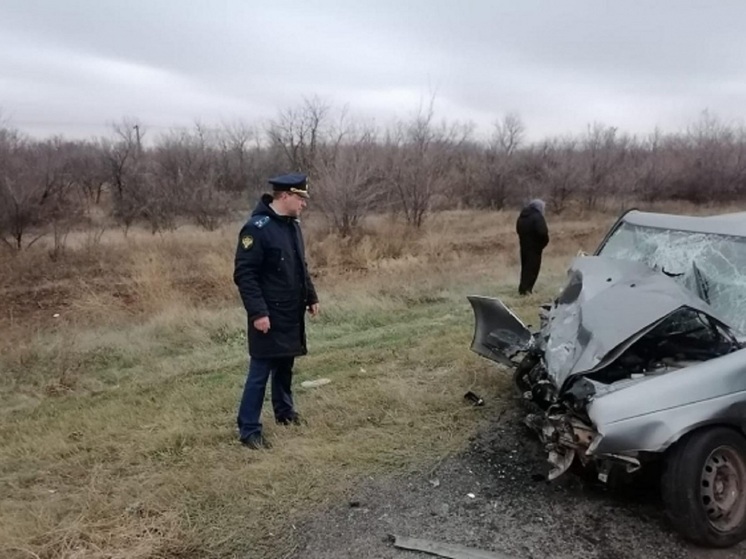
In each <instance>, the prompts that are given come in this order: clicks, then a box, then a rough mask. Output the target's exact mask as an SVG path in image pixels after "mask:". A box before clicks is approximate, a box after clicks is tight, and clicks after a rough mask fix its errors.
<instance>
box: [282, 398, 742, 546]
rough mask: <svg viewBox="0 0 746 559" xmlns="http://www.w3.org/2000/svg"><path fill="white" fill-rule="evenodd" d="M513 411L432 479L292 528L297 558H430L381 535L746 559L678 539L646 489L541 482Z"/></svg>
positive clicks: (359, 492)
mask: <svg viewBox="0 0 746 559" xmlns="http://www.w3.org/2000/svg"><path fill="white" fill-rule="evenodd" d="M521 418H522V413H521V412H520V411H519V409H518V407H517V406H516V405H515V404H514V403H512V402H508V403H506V409H505V411H504V412H503V413H502V414H501V415H500V417H498V418H492V419H491V420H490V421H489V422H488V424H487V425H486V426H485V428H483V429H482V430H481V432H480V433H479V434H478V435H477V436H475V437H474V439H473V440H472V441H470V444H469V448H468V449H467V450H466V451H465V452H463V453H462V454H460V455H457V456H452V457H449V458H447V459H446V460H444V461H443V462H442V463H440V464H439V465H438V466H437V467H435V468H434V469H433V470H432V471H430V472H423V473H420V474H416V475H410V476H408V477H405V478H396V479H371V480H369V481H368V482H367V483H366V484H365V485H364V486H361V487H359V488H357V489H356V490H355V491H354V492H353V493H352V494H351V495H350V496H349V499H348V502H347V503H344V504H340V505H336V506H333V507H331V508H330V509H329V510H327V511H324V513H323V514H321V515H318V516H317V517H316V518H315V519H313V520H312V521H310V522H307V523H306V524H305V525H298V526H295V528H296V530H297V533H299V534H301V540H300V541H301V544H300V545H299V547H298V548H297V549H296V551H295V552H294V554H293V555H292V557H294V558H296V559H301V558H303V559H312V558H319V559H320V558H324V559H337V558H338V559H343V558H345V559H346V558H349V557H355V558H358V559H366V558H371V559H372V558H376V559H387V558H391V559H394V558H397V559H398V558H401V559H408V558H411V559H415V558H424V557H430V556H429V555H425V554H423V553H420V552H413V551H404V550H400V549H397V548H395V547H394V546H393V545H392V542H391V539H390V537H389V535H392V534H396V535H400V536H407V537H411V538H424V539H430V540H434V541H438V542H445V543H450V544H460V545H464V546H468V547H473V548H479V549H483V550H489V551H492V552H495V553H499V554H502V555H504V556H505V557H506V559H508V558H510V559H513V558H515V559H519V558H537V559H538V558H554V559H562V558H567V559H571V558H572V559H576V558H585V559H590V558H599V559H602V558H603V559H617V558H618V559H627V558H636V557H640V558H665V559H669V558H671V559H673V558H697V559H736V558H743V557H746V543H743V544H741V545H739V546H737V547H735V548H732V549H728V550H709V549H701V548H698V547H695V546H693V545H691V544H688V543H687V542H685V541H683V540H682V539H681V538H680V537H679V536H678V535H677V534H676V533H674V532H673V530H672V528H671V527H670V526H669V524H668V523H667V521H666V518H665V515H664V512H663V507H662V503H661V501H660V498H659V496H658V491H657V490H656V488H655V486H653V487H647V488H645V487H637V488H636V489H633V490H629V489H628V490H625V491H623V492H620V491H618V490H617V491H610V490H609V489H607V488H605V487H602V486H600V485H597V484H596V483H593V482H589V481H583V480H581V479H580V478H578V477H576V476H574V475H571V474H567V475H565V476H563V477H561V478H560V479H559V480H556V481H554V482H551V483H549V482H547V481H545V477H544V476H545V474H546V472H547V468H546V466H545V457H544V454H543V452H542V449H541V447H540V444H539V442H538V440H537V439H536V438H535V437H533V436H532V435H531V433H530V432H529V431H528V429H527V428H526V427H525V426H524V425H523V424H522V423H521Z"/></svg>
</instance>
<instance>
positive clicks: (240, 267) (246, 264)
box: [233, 224, 269, 322]
mask: <svg viewBox="0 0 746 559" xmlns="http://www.w3.org/2000/svg"><path fill="white" fill-rule="evenodd" d="M247 244H248V245H249V246H248V248H247V247H246V245H247ZM263 260H264V249H263V248H262V242H261V234H260V232H259V231H258V230H257V229H256V227H253V226H252V225H250V224H247V225H244V227H243V229H241V233H240V234H239V236H238V246H237V247H236V259H235V266H234V269H233V281H234V282H235V284H236V285H237V286H238V292H239V293H240V294H241V300H242V301H243V306H244V307H245V308H246V314H247V315H248V317H249V321H250V322H253V321H254V320H256V319H257V318H261V317H263V316H269V312H268V310H267V303H266V301H265V300H264V295H263V294H262V289H261V286H260V284H259V273H260V270H261V267H262V262H263Z"/></svg>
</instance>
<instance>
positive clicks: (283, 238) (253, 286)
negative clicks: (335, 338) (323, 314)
mask: <svg viewBox="0 0 746 559" xmlns="http://www.w3.org/2000/svg"><path fill="white" fill-rule="evenodd" d="M270 202H272V197H271V196H269V195H267V194H265V195H264V196H262V199H261V200H260V201H259V203H258V204H257V206H256V208H255V209H254V211H253V212H252V214H251V217H250V218H249V220H248V221H247V222H246V223H245V224H244V226H243V227H242V228H241V232H240V234H239V236H238V246H237V247H236V258H235V268H234V273H233V281H234V282H235V283H236V285H237V286H238V291H239V293H240V294H241V300H242V301H243V304H244V307H245V308H246V314H247V317H248V321H249V325H248V332H249V336H248V338H249V355H251V357H256V358H263V359H268V358H275V357H297V356H299V355H305V354H306V353H307V348H306V329H305V311H306V308H307V307H308V306H310V305H313V304H315V303H318V297H317V296H316V289H315V288H314V285H313V282H312V281H311V277H310V275H309V273H308V265H307V264H306V255H305V247H304V244H303V235H302V233H301V229H300V223H299V221H298V220H297V219H296V218H293V217H287V216H281V215H278V214H277V213H275V212H274V210H272V208H271V207H270V205H269V204H270ZM264 316H268V317H269V320H270V330H269V332H267V333H266V334H264V333H262V332H261V331H259V330H257V329H256V328H254V321H255V320H256V319H257V318H261V317H264Z"/></svg>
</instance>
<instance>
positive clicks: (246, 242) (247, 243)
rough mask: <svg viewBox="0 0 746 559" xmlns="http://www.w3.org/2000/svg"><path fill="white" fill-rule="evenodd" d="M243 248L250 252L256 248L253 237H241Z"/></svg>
mask: <svg viewBox="0 0 746 559" xmlns="http://www.w3.org/2000/svg"><path fill="white" fill-rule="evenodd" d="M241 246H242V247H243V249H244V250H249V249H250V248H251V247H253V246H254V237H252V236H251V235H244V236H243V237H241Z"/></svg>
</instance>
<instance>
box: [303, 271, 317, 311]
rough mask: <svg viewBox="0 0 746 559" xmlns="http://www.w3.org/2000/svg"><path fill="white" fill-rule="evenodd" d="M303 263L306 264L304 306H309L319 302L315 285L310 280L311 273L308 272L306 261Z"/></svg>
mask: <svg viewBox="0 0 746 559" xmlns="http://www.w3.org/2000/svg"><path fill="white" fill-rule="evenodd" d="M303 263H304V264H305V266H306V293H307V295H306V306H307V307H309V306H311V305H315V304H316V303H318V302H319V296H318V295H317V294H316V287H315V286H314V285H313V281H312V280H311V274H309V273H308V263H307V262H303Z"/></svg>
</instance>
